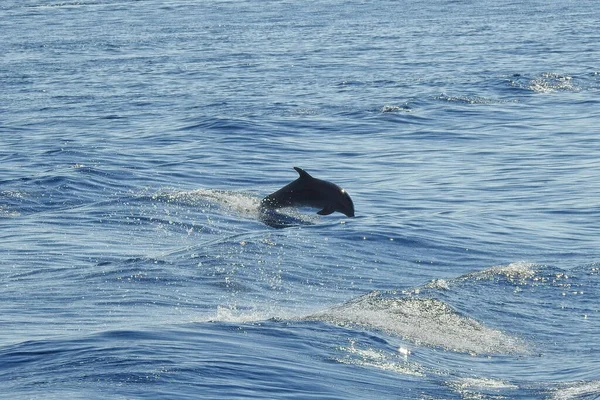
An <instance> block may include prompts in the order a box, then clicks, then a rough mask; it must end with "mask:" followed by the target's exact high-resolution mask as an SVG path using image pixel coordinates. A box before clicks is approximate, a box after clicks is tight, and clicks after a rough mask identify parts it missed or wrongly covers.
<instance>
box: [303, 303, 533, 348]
mask: <svg viewBox="0 0 600 400" xmlns="http://www.w3.org/2000/svg"><path fill="white" fill-rule="evenodd" d="M306 319H308V320H319V321H324V322H328V323H331V324H335V325H340V326H359V327H364V328H366V329H378V330H381V331H384V332H386V333H388V334H392V335H398V336H400V337H402V338H404V339H405V340H409V341H411V342H413V343H415V344H417V345H425V346H432V347H441V348H443V349H446V350H450V351H454V352H460V353H468V354H473V355H477V354H517V353H525V352H526V347H525V344H524V343H523V342H522V341H521V340H519V339H517V338H514V337H512V336H509V335H507V334H505V333H503V332H501V331H499V330H496V329H491V328H488V327H486V326H485V325H483V324H481V323H480V322H477V321H475V320H474V319H472V318H469V317H466V316H464V315H461V314H459V313H458V312H457V311H455V310H454V309H453V308H452V307H450V306H449V305H448V304H446V303H444V302H443V301H440V300H437V299H432V298H411V297H407V298H402V297H388V296H384V295H382V294H380V293H379V292H373V293H370V294H368V295H365V296H362V297H359V298H357V299H355V300H352V301H350V302H347V303H345V304H342V305H341V306H338V307H334V308H331V309H329V310H326V311H322V312H318V313H315V314H312V315H310V316H309V317H307V318H306Z"/></svg>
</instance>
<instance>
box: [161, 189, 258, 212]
mask: <svg viewBox="0 0 600 400" xmlns="http://www.w3.org/2000/svg"><path fill="white" fill-rule="evenodd" d="M152 199H153V200H159V201H164V202H167V203H176V204H182V205H186V206H192V207H206V208H211V207H213V206H216V207H218V208H220V209H224V210H226V211H229V212H233V213H236V214H239V215H243V216H253V217H256V216H257V215H258V208H259V205H260V199H259V198H257V197H255V196H252V195H251V194H248V193H244V192H235V191H230V190H215V189H197V190H191V191H183V192H159V193H156V194H155V195H153V196H152Z"/></svg>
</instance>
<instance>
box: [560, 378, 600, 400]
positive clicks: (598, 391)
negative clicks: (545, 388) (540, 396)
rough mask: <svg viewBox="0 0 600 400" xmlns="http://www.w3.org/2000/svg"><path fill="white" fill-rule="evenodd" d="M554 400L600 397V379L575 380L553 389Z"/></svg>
mask: <svg viewBox="0 0 600 400" xmlns="http://www.w3.org/2000/svg"><path fill="white" fill-rule="evenodd" d="M551 399H552V400H571V399H600V381H590V382H575V383H571V384H567V385H566V386H563V387H560V388H557V389H554V390H553V393H552V397H551Z"/></svg>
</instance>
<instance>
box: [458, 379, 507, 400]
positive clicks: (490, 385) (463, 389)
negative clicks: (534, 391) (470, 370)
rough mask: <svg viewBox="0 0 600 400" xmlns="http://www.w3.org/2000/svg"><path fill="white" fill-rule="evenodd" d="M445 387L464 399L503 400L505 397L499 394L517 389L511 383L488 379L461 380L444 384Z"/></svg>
mask: <svg viewBox="0 0 600 400" xmlns="http://www.w3.org/2000/svg"><path fill="white" fill-rule="evenodd" d="M446 385H448V386H449V387H450V388H452V389H453V390H454V391H456V392H458V393H459V394H460V395H461V397H462V398H465V399H505V398H506V397H505V396H503V395H501V394H499V393H505V392H506V391H511V390H518V389H519V387H518V386H517V385H513V384H512V383H509V382H505V381H503V380H499V379H490V378H461V379H458V380H456V381H451V382H446Z"/></svg>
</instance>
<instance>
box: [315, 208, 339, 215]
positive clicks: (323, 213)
mask: <svg viewBox="0 0 600 400" xmlns="http://www.w3.org/2000/svg"><path fill="white" fill-rule="evenodd" d="M334 211H335V210H334V208H333V206H327V207H325V208H324V209H322V210H321V211H319V212H317V214H319V215H329V214H331V213H332V212H334Z"/></svg>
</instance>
